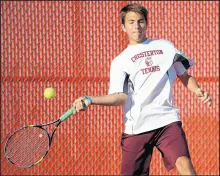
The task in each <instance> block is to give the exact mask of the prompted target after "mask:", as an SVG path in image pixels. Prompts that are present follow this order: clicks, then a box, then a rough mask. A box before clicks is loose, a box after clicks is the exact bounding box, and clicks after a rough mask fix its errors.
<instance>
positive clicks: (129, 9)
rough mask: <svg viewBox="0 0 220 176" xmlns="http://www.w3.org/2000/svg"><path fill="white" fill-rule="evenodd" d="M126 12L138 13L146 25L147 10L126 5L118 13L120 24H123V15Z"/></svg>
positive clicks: (142, 7)
mask: <svg viewBox="0 0 220 176" xmlns="http://www.w3.org/2000/svg"><path fill="white" fill-rule="evenodd" d="M128 12H136V13H139V14H140V15H143V16H144V18H145V20H146V23H147V14H148V10H147V9H146V8H145V7H144V6H141V5H138V4H128V5H126V6H125V7H123V8H122V9H121V11H120V17H121V23H122V24H125V15H126V14H127V13H128Z"/></svg>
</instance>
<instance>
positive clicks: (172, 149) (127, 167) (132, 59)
mask: <svg viewBox="0 0 220 176" xmlns="http://www.w3.org/2000/svg"><path fill="white" fill-rule="evenodd" d="M147 14H148V11H147V9H146V8H145V7H143V6H140V5H138V4H129V5H127V6H125V7H123V8H122V9H121V11H120V16H121V21H122V24H121V26H122V30H123V31H124V32H126V33H127V36H128V40H129V45H128V46H127V48H126V49H125V50H123V51H122V52H121V53H120V54H119V55H118V56H117V57H116V58H115V59H114V60H113V61H112V63H111V69H110V86H109V93H108V95H102V96H83V97H79V98H78V99H76V100H75V101H74V103H73V107H75V108H76V110H77V112H79V111H82V110H85V109H86V108H87V107H88V106H90V105H107V106H108V105H110V106H119V105H124V123H125V130H124V133H123V134H122V138H121V148H122V166H121V175H149V172H150V162H151V157H152V152H153V148H154V147H156V148H157V149H158V150H159V151H160V153H161V155H162V158H163V161H164V165H165V167H166V169H167V170H168V171H169V170H172V169H173V168H175V167H176V168H177V170H178V171H179V173H180V174H182V175H196V171H195V169H194V167H193V164H192V162H191V159H190V153H189V149H188V145H187V140H186V136H185V132H184V130H183V129H182V123H181V121H180V117H179V109H178V108H177V107H176V106H175V105H174V97H173V92H172V88H173V84H174V81H175V79H176V77H178V78H179V79H180V80H181V82H182V83H183V84H184V86H186V87H187V88H188V89H189V91H191V92H193V93H195V94H196V95H197V96H198V97H199V98H200V99H201V101H202V102H203V103H206V104H207V105H208V106H210V107H211V105H212V99H211V97H210V95H209V94H208V93H207V92H206V91H204V90H203V89H201V88H200V86H199V85H198V83H197V81H196V79H195V78H194V77H193V76H191V75H189V74H188V73H187V70H188V69H189V68H190V67H191V66H192V65H193V64H194V62H193V61H192V60H191V59H190V58H188V57H187V56H185V55H184V54H183V53H182V52H180V51H179V50H178V49H176V48H175V46H174V45H173V43H171V42H169V41H167V40H164V39H157V40H153V39H149V38H146V29H147V24H148V18H147Z"/></svg>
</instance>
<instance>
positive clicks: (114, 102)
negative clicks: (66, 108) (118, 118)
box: [73, 93, 127, 112]
mask: <svg viewBox="0 0 220 176" xmlns="http://www.w3.org/2000/svg"><path fill="white" fill-rule="evenodd" d="M89 98H90V99H91V102H90V101H88V100H87V99H86V98H85V97H80V98H78V99H77V100H75V101H74V103H73V107H74V108H75V109H76V111H77V112H79V111H81V110H85V109H86V108H87V107H88V106H89V105H91V104H94V105H104V106H120V105H124V104H125V103H126V101H127V95H126V94H125V93H114V94H109V95H103V96H90V97H89Z"/></svg>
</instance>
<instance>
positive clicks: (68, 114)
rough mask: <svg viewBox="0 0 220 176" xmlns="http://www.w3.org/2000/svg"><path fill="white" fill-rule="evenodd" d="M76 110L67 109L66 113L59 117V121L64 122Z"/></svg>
mask: <svg viewBox="0 0 220 176" xmlns="http://www.w3.org/2000/svg"><path fill="white" fill-rule="evenodd" d="M75 112H76V110H75V108H72V109H69V110H68V111H67V112H65V113H64V114H63V115H62V116H61V117H60V120H61V121H64V120H66V119H67V118H68V117H69V116H71V115H72V114H75Z"/></svg>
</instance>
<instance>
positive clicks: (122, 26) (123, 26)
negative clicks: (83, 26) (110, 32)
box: [121, 24, 126, 32]
mask: <svg viewBox="0 0 220 176" xmlns="http://www.w3.org/2000/svg"><path fill="white" fill-rule="evenodd" d="M121 28H122V30H123V31H124V32H126V29H125V25H124V24H121Z"/></svg>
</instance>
